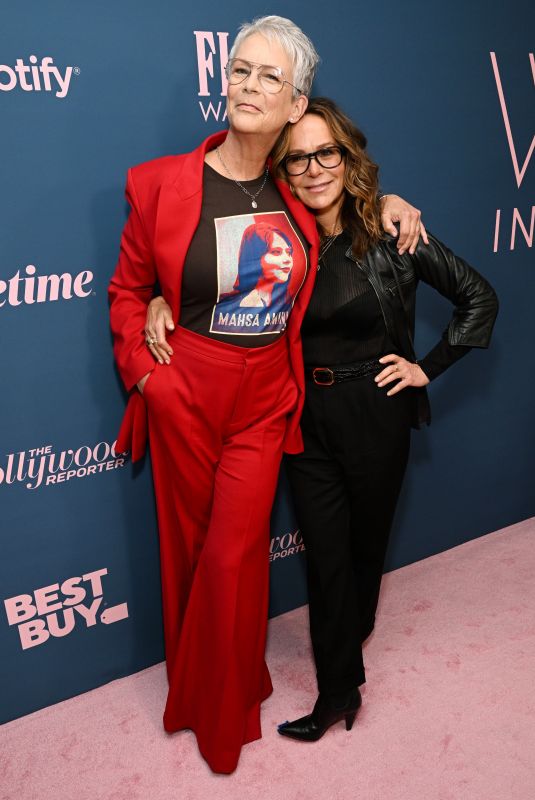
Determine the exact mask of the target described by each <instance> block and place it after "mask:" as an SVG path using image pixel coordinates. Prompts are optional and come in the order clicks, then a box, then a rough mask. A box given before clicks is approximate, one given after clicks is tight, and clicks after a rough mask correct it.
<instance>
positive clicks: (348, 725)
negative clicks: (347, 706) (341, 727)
mask: <svg viewBox="0 0 535 800" xmlns="http://www.w3.org/2000/svg"><path fill="white" fill-rule="evenodd" d="M356 716H357V712H356V711H352V712H351V713H350V714H346V715H345V720H346V731H350V730H351V728H352V727H353V723H354V722H355V717H356Z"/></svg>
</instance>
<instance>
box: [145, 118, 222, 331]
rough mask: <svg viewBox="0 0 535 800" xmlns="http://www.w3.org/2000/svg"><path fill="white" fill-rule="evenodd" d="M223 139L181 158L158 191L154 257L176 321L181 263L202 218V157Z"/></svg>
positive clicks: (212, 139)
mask: <svg viewBox="0 0 535 800" xmlns="http://www.w3.org/2000/svg"><path fill="white" fill-rule="evenodd" d="M226 135H227V131H219V132H218V133H215V134H213V136H210V137H208V139H206V140H205V141H204V142H203V143H202V144H201V145H200V146H199V147H197V148H196V149H195V150H193V151H192V152H191V153H188V154H187V155H185V156H183V157H182V158H181V160H180V165H179V168H178V170H177V171H176V173H175V174H174V175H171V176H170V177H169V179H168V180H167V181H165V182H163V183H162V186H161V189H160V197H159V201H158V208H157V211H156V224H155V232H154V254H155V259H156V264H157V270H158V277H159V280H160V286H161V290H162V294H163V295H164V297H165V299H166V300H167V302H168V303H169V305H170V306H171V308H172V310H173V316H174V319H175V320H178V319H179V316H180V299H181V286H182V272H183V269H184V261H185V259H186V255H187V252H188V248H189V246H190V244H191V240H192V238H193V235H194V233H195V230H196V229H197V225H198V224H199V219H200V216H201V206H202V180H203V169H204V157H205V155H206V153H207V152H208V151H209V150H213V148H214V147H217V145H218V144H220V143H221V142H223V141H224V140H225V137H226Z"/></svg>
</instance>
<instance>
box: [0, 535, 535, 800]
mask: <svg viewBox="0 0 535 800" xmlns="http://www.w3.org/2000/svg"><path fill="white" fill-rule="evenodd" d="M534 540H535V519H532V520H527V521H526V522H523V523H520V524H518V525H514V526H512V527H510V528H507V529H505V530H503V531H499V532H497V533H493V534H490V535H488V536H484V537H482V538H479V539H476V540H475V541H472V542H469V543H468V544H464V545H462V546H460V547H457V548H454V549H453V550H449V551H448V552H446V553H442V554H440V555H438V556H434V557H433V558H429V559H426V560H425V561H420V562H419V563H417V564H412V565H411V566H408V567H405V568H403V569H400V570H397V571H396V572H393V573H390V574H389V575H387V576H386V577H385V581H384V584H383V592H382V598H381V606H380V615H379V621H378V625H377V630H376V633H375V634H374V635H373V637H372V638H371V639H370V641H369V643H368V645H367V647H366V666H367V670H368V684H367V686H366V688H365V690H364V692H363V697H364V705H363V708H362V709H361V712H360V713H359V715H358V717H357V722H356V725H355V727H354V728H353V730H352V731H351V732H350V733H347V732H346V731H345V729H344V726H343V724H339V725H337V726H335V727H334V728H332V729H331V730H330V731H329V732H328V733H327V734H326V735H325V736H324V738H323V739H322V740H321V741H320V742H318V743H316V744H304V743H300V742H292V741H289V740H287V739H283V738H282V737H280V736H279V735H278V734H277V732H276V724H277V723H278V722H282V721H284V720H285V719H288V718H292V717H294V716H298V715H300V714H301V713H306V712H308V711H309V710H310V708H311V706H312V703H313V701H314V697H315V694H314V691H315V686H314V680H313V669H312V663H311V658H310V652H309V646H308V636H307V617H306V608H301V609H298V610H296V611H292V612H290V613H289V614H285V615H284V616H281V617H278V618H277V619H275V620H273V621H272V622H271V623H270V638H269V648H268V663H269V666H270V669H271V673H272V676H273V683H274V686H275V692H274V694H273V695H272V697H271V698H270V699H269V700H268V701H267V702H266V703H265V704H264V710H263V717H262V721H263V731H264V737H263V739H261V740H260V741H258V742H254V743H252V744H250V745H247V746H246V747H245V748H244V749H243V751H242V756H241V760H240V764H239V766H238V769H237V771H236V772H235V773H234V774H233V775H231V776H216V775H213V774H212V773H211V772H210V771H209V769H208V767H207V766H206V764H205V762H204V761H203V760H202V758H201V757H200V755H199V753H198V751H197V747H196V744H195V740H194V737H193V734H191V733H189V732H183V733H179V734H174V735H173V736H168V735H167V734H165V733H164V731H163V729H162V726H161V714H162V710H163V706H164V700H165V694H166V681H165V675H164V670H163V665H161V664H159V665H157V666H155V667H151V668H150V669H147V670H144V671H143V672H140V673H138V674H136V675H133V676H130V677H129V678H125V679H122V680H119V681H114V682H113V683H111V684H108V685H107V686H104V687H102V688H100V689H97V690H95V691H93V692H89V693H87V694H84V695H82V696H80V697H76V698H74V699H72V700H68V701H66V702H64V703H60V704H58V705H56V706H53V707H50V708H47V709H45V710H43V711H39V712H37V713H35V714H31V715H29V716H27V717H24V718H22V719H20V720H16V721H14V722H11V723H9V724H7V725H4V726H3V728H2V730H1V732H0V737H1V739H0V743H1V748H0V798H1V799H2V800H49V798H50V800H57V799H58V798H62V800H171V799H172V800H197V799H199V800H200V799H201V798H203V800H206V798H208V800H220V799H223V800H227V799H228V800H231V798H232V800H234V799H235V798H240V799H241V798H244V800H266V798H277V799H278V798H281V799H282V800H320V799H321V800H349V799H351V800H354V799H356V798H362V800H534V798H535V690H534V683H535V547H534V546H533V544H534Z"/></svg>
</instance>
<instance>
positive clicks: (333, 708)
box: [278, 687, 362, 742]
mask: <svg viewBox="0 0 535 800" xmlns="http://www.w3.org/2000/svg"><path fill="white" fill-rule="evenodd" d="M361 705H362V697H361V695H360V691H359V689H358V687H356V688H355V689H352V690H351V692H349V693H348V694H347V695H346V697H345V698H344V699H343V700H342V702H341V703H340V702H336V703H335V702H334V701H333V699H332V698H329V697H326V696H325V695H322V694H320V695H319V696H318V699H317V700H316V704H315V706H314V709H313V711H312V713H311V714H307V715H306V716H305V717H300V718H299V719H294V720H293V722H283V723H282V725H279V727H278V731H279V733H280V734H281V736H289V737H290V738H291V739H298V740H299V741H301V742H317V741H318V739H321V737H322V736H323V734H324V733H325V731H326V730H327V728H330V727H331V725H334V723H335V722H340V721H341V720H343V719H345V722H346V731H350V730H351V728H352V727H353V722H354V721H355V717H356V716H357V711H358V710H359V708H360V706H361Z"/></svg>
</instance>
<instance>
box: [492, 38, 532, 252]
mask: <svg viewBox="0 0 535 800" xmlns="http://www.w3.org/2000/svg"><path fill="white" fill-rule="evenodd" d="M490 60H491V64H492V71H493V74H494V80H495V82H496V90H497V92H498V99H499V102H500V109H501V112H502V117H503V124H504V126H505V134H506V137H507V144H508V145H509V152H510V154H511V161H512V164H513V171H514V176H515V181H516V185H517V188H519V189H520V186H521V185H522V181H523V180H524V178H525V176H526V172H527V169H528V167H529V164H530V161H531V158H532V156H533V153H534V152H535V134H534V135H533V138H532V140H531V144H530V146H529V148H528V151H527V154H526V157H525V158H524V161H523V162H522V163H521V158H520V159H519V154H518V151H517V148H516V145H515V140H514V136H513V129H512V126H511V121H510V118H509V110H508V107H507V100H506V97H505V92H504V90H503V86H502V79H501V74H500V68H499V64H498V59H497V57H496V53H491V54H490ZM529 63H530V67H531V75H532V78H533V84H534V85H535V56H534V54H533V53H529ZM532 102H533V100H532ZM528 213H530V214H531V218H530V222H529V230H528V226H527V224H526V222H525V221H524V218H523V217H522V215H521V213H520V211H519V209H518V208H514V209H513V213H512V216H511V238H510V240H509V250H514V249H515V245H516V240H517V232H518V229H520V231H521V232H522V236H523V237H524V239H525V241H526V244H527V246H528V247H532V246H533V235H534V232H535V205H532V206H531V211H530V212H528ZM501 216H502V210H501V209H500V208H498V209H496V219H495V224H494V248H493V249H494V252H495V253H497V252H498V250H499V246H500V234H501V226H502V220H501Z"/></svg>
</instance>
